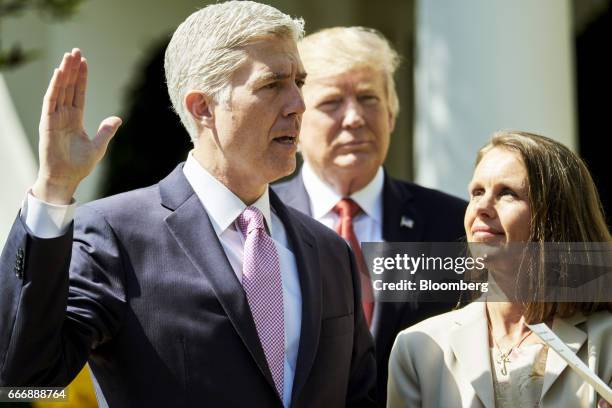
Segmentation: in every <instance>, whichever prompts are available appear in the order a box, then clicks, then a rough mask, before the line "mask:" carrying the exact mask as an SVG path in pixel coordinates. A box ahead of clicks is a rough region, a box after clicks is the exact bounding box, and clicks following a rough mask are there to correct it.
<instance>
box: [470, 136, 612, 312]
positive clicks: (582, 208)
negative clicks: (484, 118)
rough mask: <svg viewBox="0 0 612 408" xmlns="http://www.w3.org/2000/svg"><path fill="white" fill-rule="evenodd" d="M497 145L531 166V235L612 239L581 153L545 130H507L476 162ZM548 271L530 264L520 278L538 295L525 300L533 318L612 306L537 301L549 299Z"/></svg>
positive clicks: (533, 239) (561, 239) (546, 238)
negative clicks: (543, 133) (541, 132)
mask: <svg viewBox="0 0 612 408" xmlns="http://www.w3.org/2000/svg"><path fill="white" fill-rule="evenodd" d="M496 148H498V149H505V150H508V151H511V152H516V153H518V154H519V156H520V157H521V159H522V161H523V164H524V166H525V169H526V170H527V178H528V182H529V189H528V200H529V208H530V209H531V221H530V231H529V232H530V235H529V241H531V242H534V243H537V244H539V245H540V246H543V245H544V243H547V242H554V243H585V245H586V244H588V243H590V242H612V237H611V236H610V231H609V230H608V226H607V225H606V221H605V216H604V212H603V207H602V205H601V202H600V200H599V194H598V193H597V188H596V187H595V183H594V182H593V179H592V178H591V175H590V173H589V170H588V168H587V166H586V165H585V164H584V162H583V161H582V159H580V157H578V156H577V155H576V154H574V153H573V152H572V151H571V150H570V149H568V148H567V147H565V146H564V145H562V144H561V143H559V142H557V141H555V140H552V139H549V138H547V137H544V136H540V135H536V134H533V133H527V132H519V131H501V132H497V133H495V134H494V135H493V137H492V139H491V141H490V142H489V143H487V144H486V145H485V146H484V147H482V148H481V149H480V150H479V151H478V155H477V158H476V165H478V163H480V161H481V160H482V158H483V157H484V156H485V155H486V154H487V153H488V152H489V151H491V150H492V149H496ZM607 256H609V255H607ZM606 259H609V258H606ZM549 269H550V268H549ZM546 273H550V271H547V270H546V268H541V267H539V268H534V269H528V270H527V276H526V277H522V278H520V279H527V281H526V282H528V283H529V290H530V293H529V298H530V299H533V300H534V301H530V302H527V304H526V305H525V306H526V309H525V311H524V315H525V318H526V319H527V321H531V322H540V321H545V320H546V319H548V318H549V317H551V316H553V315H556V316H559V317H569V316H571V315H572V314H574V313H575V312H578V311H580V312H583V313H585V314H588V313H590V312H593V311H596V310H602V309H603V310H605V309H607V310H612V303H610V302H603V303H602V302H538V301H535V300H536V299H544V296H543V295H541V294H542V293H544V285H545V282H547V280H548V281H549V280H550V279H549V277H547V276H546ZM517 279H519V277H518V276H517ZM604 290H605V289H604Z"/></svg>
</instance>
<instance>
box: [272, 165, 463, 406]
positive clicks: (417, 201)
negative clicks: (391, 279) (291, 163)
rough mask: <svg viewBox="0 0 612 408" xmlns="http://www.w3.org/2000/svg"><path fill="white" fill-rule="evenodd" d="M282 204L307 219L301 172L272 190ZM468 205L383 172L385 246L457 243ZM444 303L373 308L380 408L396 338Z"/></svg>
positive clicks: (437, 311) (381, 304)
mask: <svg viewBox="0 0 612 408" xmlns="http://www.w3.org/2000/svg"><path fill="white" fill-rule="evenodd" d="M273 189H274V191H275V192H276V193H277V194H278V196H279V197H280V199H281V200H283V202H284V203H285V204H287V205H289V206H291V207H294V208H296V209H298V210H300V211H301V212H303V213H305V214H308V215H311V214H312V212H311V208H310V198H309V196H308V193H307V191H306V188H305V187H304V182H303V179H302V175H301V173H298V176H296V177H294V178H292V179H290V180H288V181H285V182H283V183H279V184H276V185H274V186H273ZM466 205H467V203H466V202H465V201H463V200H461V199H459V198H457V197H453V196H450V195H448V194H445V193H442V192H440V191H437V190H432V189H429V188H425V187H421V186H419V185H417V184H414V183H409V182H406V181H401V180H397V179H394V178H391V177H389V176H388V175H387V174H386V173H385V181H384V185H383V231H382V236H383V239H384V240H385V241H386V242H457V241H460V240H462V239H464V238H465V230H464V228H463V216H464V214H465V209H466ZM402 217H406V218H408V219H412V220H413V221H414V225H413V227H412V228H409V227H407V226H402V225H401V220H402ZM454 306H455V302H454V301H449V302H448V303H432V302H421V303H418V304H415V303H414V302H411V303H399V302H395V303H391V302H379V303H377V304H376V307H375V309H374V316H373V319H372V327H371V331H372V334H373V335H374V342H375V344H376V365H377V367H378V380H377V383H378V394H379V397H380V398H379V402H380V403H381V404H382V405H383V406H384V403H385V400H386V390H387V371H388V361H389V354H390V353H391V347H392V346H393V341H394V340H395V336H396V335H397V334H398V333H399V332H400V331H401V330H403V329H405V328H406V327H409V326H412V325H413V324H415V323H418V322H420V321H421V320H424V319H426V318H428V317H430V316H434V315H437V314H440V313H444V312H447V311H448V310H450V309H451V308H452V307H454Z"/></svg>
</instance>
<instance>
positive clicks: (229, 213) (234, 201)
mask: <svg viewBox="0 0 612 408" xmlns="http://www.w3.org/2000/svg"><path fill="white" fill-rule="evenodd" d="M183 173H184V174H185V177H186V178H187V181H188V182H189V184H191V187H192V188H193V190H194V191H195V193H196V195H197V196H198V198H199V199H200V202H201V203H202V205H203V206H204V208H205V209H206V212H207V213H208V216H209V217H210V220H211V222H212V225H213V228H214V230H215V233H216V234H217V236H219V235H221V234H222V233H223V232H224V231H225V230H226V229H227V228H229V227H230V226H231V225H232V224H233V223H234V221H235V220H236V218H238V216H239V215H240V214H242V212H243V211H244V210H245V209H246V207H247V205H246V204H245V203H243V202H242V200H241V199H240V198H239V197H238V196H237V195H235V194H234V193H232V192H231V191H230V190H229V189H228V188H227V187H226V186H225V185H224V184H223V183H221V182H220V181H219V180H217V179H216V178H215V177H214V176H213V175H212V174H210V173H209V172H208V171H207V170H206V169H205V168H204V167H202V166H201V165H200V163H198V161H197V160H196V159H195V157H193V154H192V152H189V154H188V156H187V161H186V162H185V166H184V167H183ZM252 206H254V207H257V209H259V211H261V213H262V214H263V216H264V219H265V220H266V224H267V227H268V231H269V233H270V235H271V234H272V219H271V214H270V196H269V193H268V188H266V189H265V191H264V193H263V194H262V195H261V196H260V197H259V198H258V199H257V201H255V202H254V203H253V204H252Z"/></svg>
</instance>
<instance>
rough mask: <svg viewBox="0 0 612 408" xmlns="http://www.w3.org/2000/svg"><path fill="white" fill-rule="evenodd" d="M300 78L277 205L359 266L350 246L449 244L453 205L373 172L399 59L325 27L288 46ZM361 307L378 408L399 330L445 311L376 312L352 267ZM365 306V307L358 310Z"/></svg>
mask: <svg viewBox="0 0 612 408" xmlns="http://www.w3.org/2000/svg"><path fill="white" fill-rule="evenodd" d="M298 49H299V51H300V56H301V58H302V61H303V63H304V66H305V68H306V70H307V72H308V79H307V81H306V84H305V85H304V89H303V91H304V100H305V102H306V112H305V113H304V117H303V121H302V130H301V133H300V146H301V152H302V154H303V157H304V166H303V168H302V169H301V172H300V173H299V175H298V176H297V177H294V178H293V179H291V180H289V181H287V182H284V183H281V184H278V185H276V186H275V187H274V188H275V191H276V192H277V193H278V195H279V197H280V198H281V199H282V200H283V201H284V203H285V204H288V205H290V206H293V207H295V208H297V209H299V210H300V211H302V212H304V213H306V214H309V215H311V216H312V217H313V218H315V219H317V220H319V221H321V222H322V223H323V224H325V225H327V226H328V227H330V228H334V229H336V231H338V232H339V233H340V234H341V235H342V236H344V237H345V238H346V239H347V240H348V241H349V242H351V246H353V249H354V251H355V253H356V255H357V259H358V261H359V259H360V258H361V249H360V244H359V243H360V242H375V241H388V242H419V241H423V242H455V241H457V240H458V239H460V238H461V237H462V236H463V235H464V232H463V214H464V212H465V206H466V203H465V202H464V201H463V200H460V199H458V198H455V197H452V196H449V195H447V194H444V193H441V192H439V191H435V190H431V189H427V188H424V187H421V186H418V185H416V184H413V183H409V182H405V181H400V180H397V179H394V178H392V177H390V176H389V175H388V174H386V173H385V171H384V170H383V168H382V165H383V162H384V160H385V157H386V156H387V151H388V149H389V141H390V135H391V132H392V131H393V128H394V125H395V119H396V117H397V114H398V111H399V102H398V97H397V93H396V90H395V82H394V79H393V75H394V73H395V70H396V68H397V66H398V65H399V57H398V55H397V53H396V52H395V51H394V50H393V48H392V47H391V46H390V44H389V42H388V41H387V40H386V39H385V38H384V37H383V36H382V35H381V34H380V33H378V32H377V31H375V30H372V29H368V28H364V27H334V28H329V29H325V30H322V31H320V32H317V33H314V34H311V35H309V36H307V37H305V38H304V39H303V40H302V41H300V42H299V43H298ZM361 269H362V272H363V274H362V277H363V278H362V279H363V280H362V282H364V283H365V284H362V288H363V289H364V294H363V299H364V303H363V307H364V311H365V314H366V317H367V319H368V322H369V324H370V330H371V332H372V334H373V335H374V341H375V344H376V359H377V368H378V395H379V396H380V401H381V403H382V404H383V405H384V401H385V395H386V393H385V390H386V381H387V365H388V359H389V353H390V352H391V346H392V345H393V341H394V339H395V336H396V335H397V333H398V332H399V331H401V330H402V329H404V328H406V327H408V326H410V325H412V324H415V323H417V322H418V321H420V320H422V319H424V318H427V317H429V316H432V315H435V314H438V313H442V312H444V311H446V310H448V309H449V308H450V306H451V305H452V304H454V302H453V301H452V299H449V302H448V303H446V304H443V303H431V302H420V303H418V304H417V303H415V302H406V303H390V302H386V303H385V302H376V301H374V300H375V299H373V294H372V292H368V291H367V290H368V289H369V285H368V283H369V280H368V279H367V276H364V275H366V274H367V272H366V268H365V266H364V265H363V264H362V268H361ZM368 300H370V302H368Z"/></svg>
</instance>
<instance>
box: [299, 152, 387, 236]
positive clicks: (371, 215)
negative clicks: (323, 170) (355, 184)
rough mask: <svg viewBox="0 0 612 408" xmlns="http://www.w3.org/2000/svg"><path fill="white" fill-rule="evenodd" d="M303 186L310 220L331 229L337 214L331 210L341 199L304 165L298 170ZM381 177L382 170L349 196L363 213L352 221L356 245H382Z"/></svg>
mask: <svg viewBox="0 0 612 408" xmlns="http://www.w3.org/2000/svg"><path fill="white" fill-rule="evenodd" d="M302 178H303V181H304V187H305V188H306V192H307V193H308V196H309V197H310V210H311V213H312V217H313V218H314V219H315V220H317V221H319V222H321V223H323V224H325V225H326V226H327V227H329V228H331V229H334V230H335V227H336V224H337V223H338V219H339V217H338V214H336V213H335V212H334V211H333V208H334V206H335V205H336V203H337V202H338V201H340V200H341V199H342V198H344V197H342V196H341V195H339V194H338V193H336V191H334V189H333V188H332V187H331V186H330V185H328V184H326V183H325V182H324V181H323V180H321V179H320V178H319V177H318V176H317V175H316V174H315V172H314V170H312V167H310V165H308V163H307V162H304V166H303V167H302ZM384 182H385V176H384V172H383V169H382V167H380V168H379V169H378V171H377V172H376V175H375V176H374V178H373V179H372V181H370V182H369V183H368V184H367V185H366V186H365V187H364V188H362V189H361V190H359V191H357V192H355V193H353V194H351V195H350V198H351V199H353V201H355V202H356V203H357V204H359V207H361V209H362V210H363V212H362V213H360V214H359V215H357V217H355V219H354V220H353V229H354V230H355V235H356V236H357V239H358V240H359V242H382V241H383V237H382V226H383V199H382V191H383V184H384Z"/></svg>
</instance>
